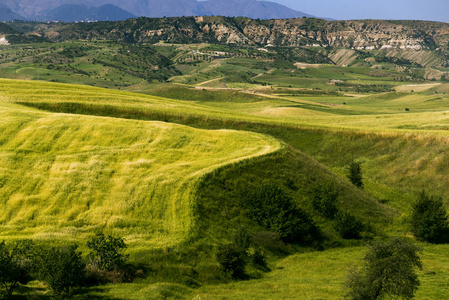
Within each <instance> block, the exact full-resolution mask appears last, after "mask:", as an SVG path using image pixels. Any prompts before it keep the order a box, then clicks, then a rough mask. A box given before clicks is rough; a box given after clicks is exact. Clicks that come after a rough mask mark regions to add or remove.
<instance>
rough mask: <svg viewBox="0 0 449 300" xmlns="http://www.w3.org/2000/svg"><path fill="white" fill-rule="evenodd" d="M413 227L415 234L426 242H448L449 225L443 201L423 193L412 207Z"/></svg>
mask: <svg viewBox="0 0 449 300" xmlns="http://www.w3.org/2000/svg"><path fill="white" fill-rule="evenodd" d="M411 227H412V232H413V234H414V235H415V236H416V237H417V238H420V239H423V240H424V241H427V242H432V243H439V242H445V241H447V236H448V234H449V223H448V216H447V212H446V208H445V207H444V203H443V199H442V198H441V197H433V196H429V195H427V194H426V192H425V191H422V192H421V194H420V195H419V197H418V200H417V201H416V202H415V203H413V205H412V218H411Z"/></svg>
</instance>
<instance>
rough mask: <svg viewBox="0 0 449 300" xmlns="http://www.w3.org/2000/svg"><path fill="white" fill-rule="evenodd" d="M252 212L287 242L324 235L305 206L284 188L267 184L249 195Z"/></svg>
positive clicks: (247, 199)
mask: <svg viewBox="0 0 449 300" xmlns="http://www.w3.org/2000/svg"><path fill="white" fill-rule="evenodd" d="M243 203H244V205H246V206H247V207H248V215H249V217H250V218H251V219H253V220H254V221H256V222H258V223H259V224H260V225H261V226H263V227H264V228H266V229H268V230H270V231H272V232H276V233H278V234H279V235H280V237H281V238H282V239H283V240H284V241H287V242H297V243H307V242H312V241H317V240H319V239H320V238H321V233H320V230H319V228H318V227H317V226H316V225H315V223H314V221H313V220H312V218H311V217H310V216H309V215H308V214H307V212H305V211H304V210H302V209H300V208H298V207H296V205H295V204H294V203H293V201H292V199H291V198H290V197H289V196H288V195H287V194H286V193H285V191H284V190H282V189H281V188H279V187H278V186H276V185H273V184H271V185H264V186H262V188H260V189H258V190H257V191H255V192H253V193H252V194H250V195H249V196H247V197H246V198H245V201H244V202H243Z"/></svg>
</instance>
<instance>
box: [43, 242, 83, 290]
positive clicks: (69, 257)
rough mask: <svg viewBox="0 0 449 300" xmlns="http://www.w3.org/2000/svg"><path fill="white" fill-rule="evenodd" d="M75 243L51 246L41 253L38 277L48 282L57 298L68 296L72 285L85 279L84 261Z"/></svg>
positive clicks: (79, 283)
mask: <svg viewBox="0 0 449 300" xmlns="http://www.w3.org/2000/svg"><path fill="white" fill-rule="evenodd" d="M77 248H78V246H77V245H75V244H74V245H68V246H61V247H52V248H50V249H49V250H48V251H46V253H44V254H42V257H41V259H42V265H41V267H40V279H41V280H42V281H44V282H46V283H47V284H48V286H49V287H50V288H51V290H52V291H53V293H54V295H55V296H56V297H57V298H62V297H63V296H70V293H71V289H72V288H73V287H78V286H81V285H82V284H83V283H84V280H85V263H84V262H83V260H82V258H81V252H79V251H77Z"/></svg>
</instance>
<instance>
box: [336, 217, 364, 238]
mask: <svg viewBox="0 0 449 300" xmlns="http://www.w3.org/2000/svg"><path fill="white" fill-rule="evenodd" d="M334 229H335V230H336V231H337V232H338V233H339V234H340V236H341V237H342V238H344V239H359V238H360V237H361V235H360V234H361V233H362V232H363V231H364V230H365V225H364V224H363V223H362V222H360V221H359V220H357V218H356V217H354V216H353V215H351V214H349V213H346V212H339V213H337V214H336V216H335V220H334Z"/></svg>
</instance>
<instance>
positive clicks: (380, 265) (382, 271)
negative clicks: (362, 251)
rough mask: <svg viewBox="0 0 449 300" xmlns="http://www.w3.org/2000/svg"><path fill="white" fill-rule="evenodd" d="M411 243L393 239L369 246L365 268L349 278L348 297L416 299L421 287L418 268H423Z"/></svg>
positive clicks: (363, 298) (355, 271)
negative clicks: (415, 296) (416, 270)
mask: <svg viewBox="0 0 449 300" xmlns="http://www.w3.org/2000/svg"><path fill="white" fill-rule="evenodd" d="M420 251H421V249H420V248H419V247H417V246H415V245H413V244H412V243H411V242H408V241H405V240H402V239H397V238H396V239H392V240H389V241H386V242H377V243H375V244H373V245H371V246H370V247H369V250H368V252H367V254H366V255H365V257H364V261H365V264H364V266H363V268H362V269H359V270H357V269H355V270H352V271H351V272H350V274H349V276H348V279H347V282H346V284H347V288H348V290H349V292H348V293H347V295H346V296H347V298H349V299H353V300H374V299H399V298H402V299H413V297H414V294H415V292H416V290H417V289H418V286H419V280H418V276H417V274H416V272H415V268H419V269H421V268H422V263H421V259H420V257H419V255H418V253H419V252H420Z"/></svg>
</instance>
